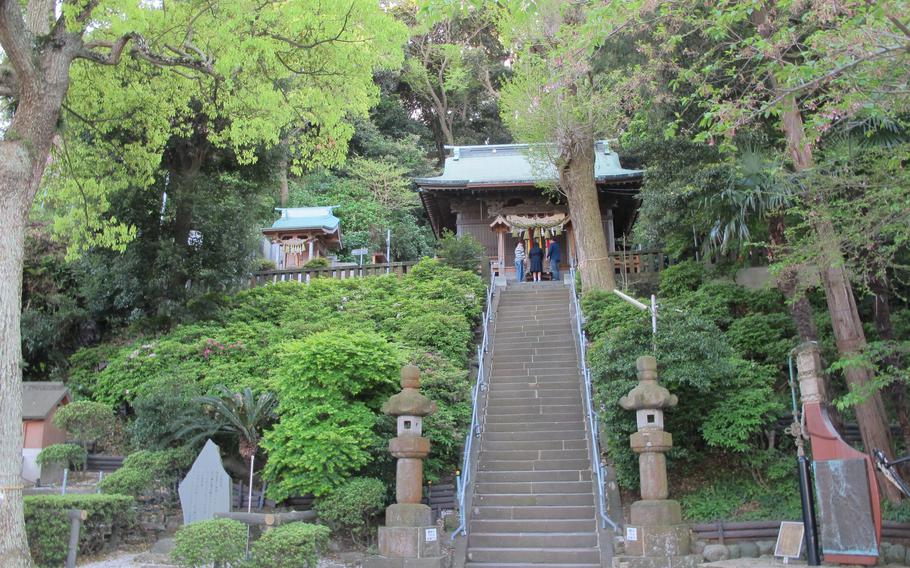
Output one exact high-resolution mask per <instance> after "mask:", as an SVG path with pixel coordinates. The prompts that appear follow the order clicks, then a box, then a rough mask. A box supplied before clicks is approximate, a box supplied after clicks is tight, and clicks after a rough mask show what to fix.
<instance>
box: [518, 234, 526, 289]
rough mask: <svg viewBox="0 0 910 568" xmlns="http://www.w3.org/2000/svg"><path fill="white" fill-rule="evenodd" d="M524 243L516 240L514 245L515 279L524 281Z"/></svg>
mask: <svg viewBox="0 0 910 568" xmlns="http://www.w3.org/2000/svg"><path fill="white" fill-rule="evenodd" d="M525 258H526V257H525V245H524V243H522V242H521V241H518V246H516V247H515V279H516V280H517V281H519V282H524V281H525Z"/></svg>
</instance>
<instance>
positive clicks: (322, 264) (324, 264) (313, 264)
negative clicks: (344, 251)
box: [303, 257, 332, 268]
mask: <svg viewBox="0 0 910 568" xmlns="http://www.w3.org/2000/svg"><path fill="white" fill-rule="evenodd" d="M331 265H332V263H331V262H330V261H329V259H327V258H324V257H319V258H314V259H312V260H309V261H307V263H306V264H304V265H303V267H304V268H328V267H329V266H331Z"/></svg>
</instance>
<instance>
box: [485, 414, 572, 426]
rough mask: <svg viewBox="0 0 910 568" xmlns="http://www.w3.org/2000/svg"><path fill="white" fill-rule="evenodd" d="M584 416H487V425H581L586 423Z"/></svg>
mask: <svg viewBox="0 0 910 568" xmlns="http://www.w3.org/2000/svg"><path fill="white" fill-rule="evenodd" d="M584 418H585V416H584V414H581V413H579V412H570V413H567V414H556V413H548V414H498V415H493V416H491V415H489V414H488V415H487V418H486V422H485V424H486V425H489V426H492V425H493V424H497V425H501V424H537V423H554V424H555V423H566V424H575V425H578V424H581V423H582V422H583V421H584Z"/></svg>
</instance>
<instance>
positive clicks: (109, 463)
mask: <svg viewBox="0 0 910 568" xmlns="http://www.w3.org/2000/svg"><path fill="white" fill-rule="evenodd" d="M122 465H123V456H105V455H101V454H89V455H88V457H87V458H86V460H85V471H103V472H104V473H112V472H115V471H117V470H118V469H120V467H121V466H122Z"/></svg>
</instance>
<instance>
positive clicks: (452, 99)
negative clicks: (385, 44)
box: [394, 0, 508, 164]
mask: <svg viewBox="0 0 910 568" xmlns="http://www.w3.org/2000/svg"><path fill="white" fill-rule="evenodd" d="M394 11H395V13H396V15H398V17H399V18H400V19H401V20H402V21H404V22H405V23H407V24H408V26H409V28H410V33H411V39H410V41H409V42H408V45H407V48H406V53H405V55H406V57H405V63H404V68H403V70H402V74H401V80H402V82H403V83H404V85H405V86H406V88H404V89H401V91H402V93H401V94H402V97H403V100H404V101H405V102H406V104H407V105H408V106H410V107H411V109H412V110H413V111H414V113H415V114H416V115H417V116H419V117H420V118H421V119H422V120H423V121H424V123H425V124H426V125H427V126H428V127H429V128H430V130H431V131H432V132H433V137H434V140H435V142H436V154H437V158H438V162H439V163H440V164H441V163H442V162H443V161H444V160H445V146H446V145H450V146H451V145H454V144H456V143H457V144H465V143H472V142H473V143H487V142H492V143H502V142H508V139H507V138H508V133H507V132H505V131H504V130H503V128H502V126H501V125H500V124H496V123H497V122H498V120H497V118H498V114H497V112H496V103H497V99H498V98H499V89H500V86H501V82H502V80H503V78H504V77H505V76H506V74H507V72H508V67H507V66H506V56H507V54H506V52H505V50H504V49H503V46H502V44H501V43H500V40H499V34H498V30H497V27H496V22H495V15H496V11H495V9H494V7H493V5H492V4H490V3H484V2H468V3H462V4H461V5H459V4H457V3H453V2H448V1H447V0H421V1H420V2H416V1H413V0H411V1H408V2H403V3H401V4H399V5H398V6H396V7H395V9H394Z"/></svg>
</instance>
